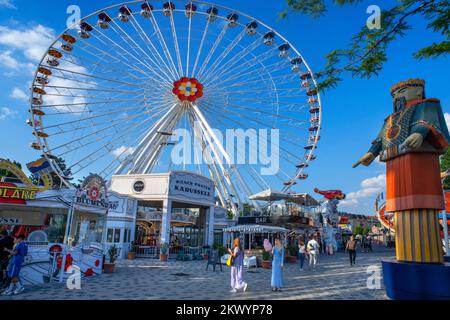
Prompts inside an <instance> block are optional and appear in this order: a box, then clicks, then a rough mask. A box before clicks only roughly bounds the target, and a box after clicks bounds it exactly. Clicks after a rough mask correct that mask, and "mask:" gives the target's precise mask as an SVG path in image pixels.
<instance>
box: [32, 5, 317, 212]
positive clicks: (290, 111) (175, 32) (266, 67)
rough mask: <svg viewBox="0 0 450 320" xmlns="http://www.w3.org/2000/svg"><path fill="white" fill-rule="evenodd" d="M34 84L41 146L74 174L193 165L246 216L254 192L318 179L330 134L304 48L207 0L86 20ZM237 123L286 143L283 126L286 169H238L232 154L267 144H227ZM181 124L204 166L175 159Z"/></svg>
mask: <svg viewBox="0 0 450 320" xmlns="http://www.w3.org/2000/svg"><path fill="white" fill-rule="evenodd" d="M31 91H32V92H31V108H30V110H29V112H30V115H31V116H30V119H28V124H29V125H30V126H32V127H33V135H34V136H35V138H36V140H35V142H33V143H32V144H31V147H32V148H33V149H35V150H39V151H40V152H42V153H43V155H44V156H45V157H46V158H47V159H49V160H52V159H56V158H63V159H65V161H66V163H67V166H68V169H70V171H71V173H72V176H74V177H82V176H87V175H89V173H90V172H95V173H97V174H99V175H101V176H103V177H105V178H106V179H108V178H110V177H111V176H113V175H118V174H149V173H157V172H169V171H173V170H187V171H193V172H197V173H199V174H202V175H205V176H208V177H210V178H211V179H212V180H213V181H214V183H215V186H216V191H217V195H218V198H219V199H220V202H221V204H222V205H223V206H225V207H228V208H231V209H232V210H233V211H234V212H237V209H238V207H239V206H240V205H242V204H243V203H245V202H247V199H248V197H249V196H250V195H252V194H255V193H257V192H260V191H262V190H266V189H274V190H281V191H283V192H289V191H290V190H291V189H292V188H293V187H294V186H295V185H297V184H298V183H299V182H300V181H302V180H305V179H307V178H308V174H307V168H308V167H309V165H310V163H311V161H313V160H315V158H316V154H315V150H316V148H317V143H318V141H319V139H320V130H321V123H322V107H321V99H320V95H319V93H318V90H317V84H316V81H315V78H314V75H313V73H312V71H311V70H310V68H309V66H308V64H307V62H306V61H305V59H304V58H303V56H302V55H301V54H300V52H299V51H298V50H297V49H296V48H295V47H294V46H293V44H291V43H289V41H288V40H286V39H285V38H284V37H283V36H282V35H280V34H279V33H278V32H277V31H275V30H274V29H272V28H270V27H269V26H267V25H266V24H264V23H263V22H261V21H259V20H257V19H255V18H253V17H251V16H249V15H246V14H244V13H241V12H238V11H236V10H233V9H230V8H226V7H223V6H219V5H215V4H212V3H207V2H201V1H192V2H181V1H172V2H164V1H151V2H150V1H130V2H126V3H121V4H117V5H114V6H111V7H108V8H104V9H102V10H99V11H97V12H94V13H92V14H90V15H88V16H86V17H85V18H83V19H81V21H80V22H79V23H77V24H76V25H74V26H72V27H71V28H68V29H67V30H65V31H64V32H63V33H62V34H61V35H60V36H59V37H58V38H57V39H56V40H55V41H54V43H53V44H52V45H51V46H50V47H49V49H48V50H47V52H46V54H45V55H44V57H43V58H42V60H41V62H40V64H39V66H38V68H37V70H36V73H35V77H34V80H33V84H32V88H31ZM234 128H236V129H242V131H241V132H249V131H248V130H254V132H257V133H258V145H259V146H260V145H261V144H262V145H267V146H269V147H270V146H271V145H272V143H273V142H276V138H275V136H274V135H273V134H271V133H268V134H264V133H262V132H263V131H262V130H263V129H267V130H271V129H279V148H278V150H279V151H276V150H268V152H269V153H270V152H272V155H274V154H276V155H277V156H278V155H279V170H277V171H276V172H275V173H274V174H271V175H264V174H261V168H262V167H264V166H267V163H264V161H262V162H261V161H257V162H256V163H251V162H250V161H246V162H245V163H243V164H236V163H237V161H235V159H231V156H230V153H233V151H234V153H233V154H235V155H236V157H241V159H242V157H244V159H245V155H243V153H244V152H245V150H248V151H251V150H252V148H253V149H254V148H255V145H254V143H250V142H251V141H250V139H244V141H245V144H244V145H235V146H234V148H233V149H227V148H226V147H225V142H224V141H223V139H221V138H220V137H219V135H220V134H221V135H223V137H225V135H226V132H227V130H228V129H234ZM177 129H185V131H186V132H189V133H191V135H192V137H194V139H193V140H192V141H194V140H195V141H197V144H198V145H199V147H200V151H202V153H201V154H198V153H196V152H193V153H194V154H193V155H191V158H193V161H190V162H189V161H184V162H183V163H176V162H175V161H173V159H172V157H171V154H172V153H173V151H174V148H176V147H177V145H178V143H186V142H179V141H178V142H177V141H174V132H176V131H177ZM205 151H208V152H205ZM277 152H278V153H277ZM185 153H187V152H185ZM202 156H203V158H205V159H204V160H205V161H202V160H201V159H199V158H200V157H202ZM183 157H185V155H183ZM185 158H187V157H185ZM208 160H209V161H208ZM52 166H53V167H54V168H53V169H54V170H55V171H56V172H57V174H58V175H59V176H60V177H61V179H62V181H63V183H65V184H66V185H67V186H69V187H70V186H71V184H70V177H67V175H66V174H65V172H62V170H61V168H59V167H58V165H57V163H55V162H54V161H53V162H52ZM254 205H255V206H258V205H259V204H258V203H257V202H255V203H254Z"/></svg>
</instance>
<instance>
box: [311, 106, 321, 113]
mask: <svg viewBox="0 0 450 320" xmlns="http://www.w3.org/2000/svg"><path fill="white" fill-rule="evenodd" d="M319 111H320V108H319V107H312V108H311V109H309V112H310V113H317V112H319Z"/></svg>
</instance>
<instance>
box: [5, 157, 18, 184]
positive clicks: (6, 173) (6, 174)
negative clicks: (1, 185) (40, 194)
mask: <svg viewBox="0 0 450 320" xmlns="http://www.w3.org/2000/svg"><path fill="white" fill-rule="evenodd" d="M6 160H7V161H9V162H11V163H13V164H15V165H16V166H17V167H18V168H20V169H22V165H21V164H20V163H19V162H17V161H11V160H10V159H6ZM1 178H6V179H7V178H16V176H15V175H14V174H12V173H11V172H9V171H8V170H5V169H0V180H1Z"/></svg>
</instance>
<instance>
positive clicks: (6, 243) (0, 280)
mask: <svg viewBox="0 0 450 320" xmlns="http://www.w3.org/2000/svg"><path fill="white" fill-rule="evenodd" d="M13 247H14V239H13V238H12V237H10V236H9V235H8V232H7V231H6V230H3V231H2V232H1V233H0V285H1V286H3V285H4V284H6V283H5V282H6V276H5V271H6V268H7V267H8V262H9V253H8V252H7V251H6V250H5V249H8V250H12V248H13Z"/></svg>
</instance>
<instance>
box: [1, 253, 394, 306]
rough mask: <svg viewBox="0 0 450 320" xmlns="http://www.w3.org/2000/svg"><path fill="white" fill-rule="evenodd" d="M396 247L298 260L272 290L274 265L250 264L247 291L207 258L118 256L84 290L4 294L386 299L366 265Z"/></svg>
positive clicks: (53, 287) (54, 287)
mask: <svg viewBox="0 0 450 320" xmlns="http://www.w3.org/2000/svg"><path fill="white" fill-rule="evenodd" d="M394 255H395V253H394V251H393V250H387V249H385V248H378V252H374V253H358V257H357V265H356V266H353V267H350V266H349V262H348V256H347V254H344V253H338V254H337V255H335V256H333V257H328V256H323V255H322V256H320V257H319V264H318V268H317V270H316V272H313V271H312V270H308V269H307V270H306V271H303V272H300V271H299V270H298V269H299V268H298V265H297V264H286V265H285V272H284V281H285V287H284V289H283V291H282V292H278V293H273V292H271V288H270V277H271V271H270V270H263V269H261V268H258V269H250V270H246V272H245V274H244V278H245V281H246V282H248V284H249V286H248V290H247V292H245V293H243V292H239V293H235V294H233V293H230V289H231V288H230V284H229V283H230V272H229V269H228V268H227V267H225V266H224V267H223V272H220V270H219V271H217V270H216V272H213V271H212V268H210V271H208V272H206V271H205V267H206V262H199V261H193V262H178V261H171V262H167V263H162V262H160V261H157V260H146V259H140V260H134V261H120V262H118V265H117V266H116V272H115V273H114V274H104V275H101V276H98V277H93V278H88V279H87V278H83V279H82V281H81V290H74V291H71V290H69V289H67V288H66V286H65V284H58V283H55V284H46V285H39V286H31V287H27V288H26V290H25V292H23V293H22V294H20V295H17V296H11V297H0V300H7V299H12V300H146V299H150V300H153V299H158V300H242V299H245V300H264V299H275V300H276V299H283V300H290V299H295V300H297V299H345V300H379V299H387V297H386V294H385V291H384V286H383V281H382V280H381V288H380V289H369V288H368V287H367V280H368V278H369V277H370V274H369V273H368V267H370V266H375V268H376V267H378V268H379V270H380V274H381V275H382V273H381V263H380V262H381V260H382V259H391V258H393V257H394Z"/></svg>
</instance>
